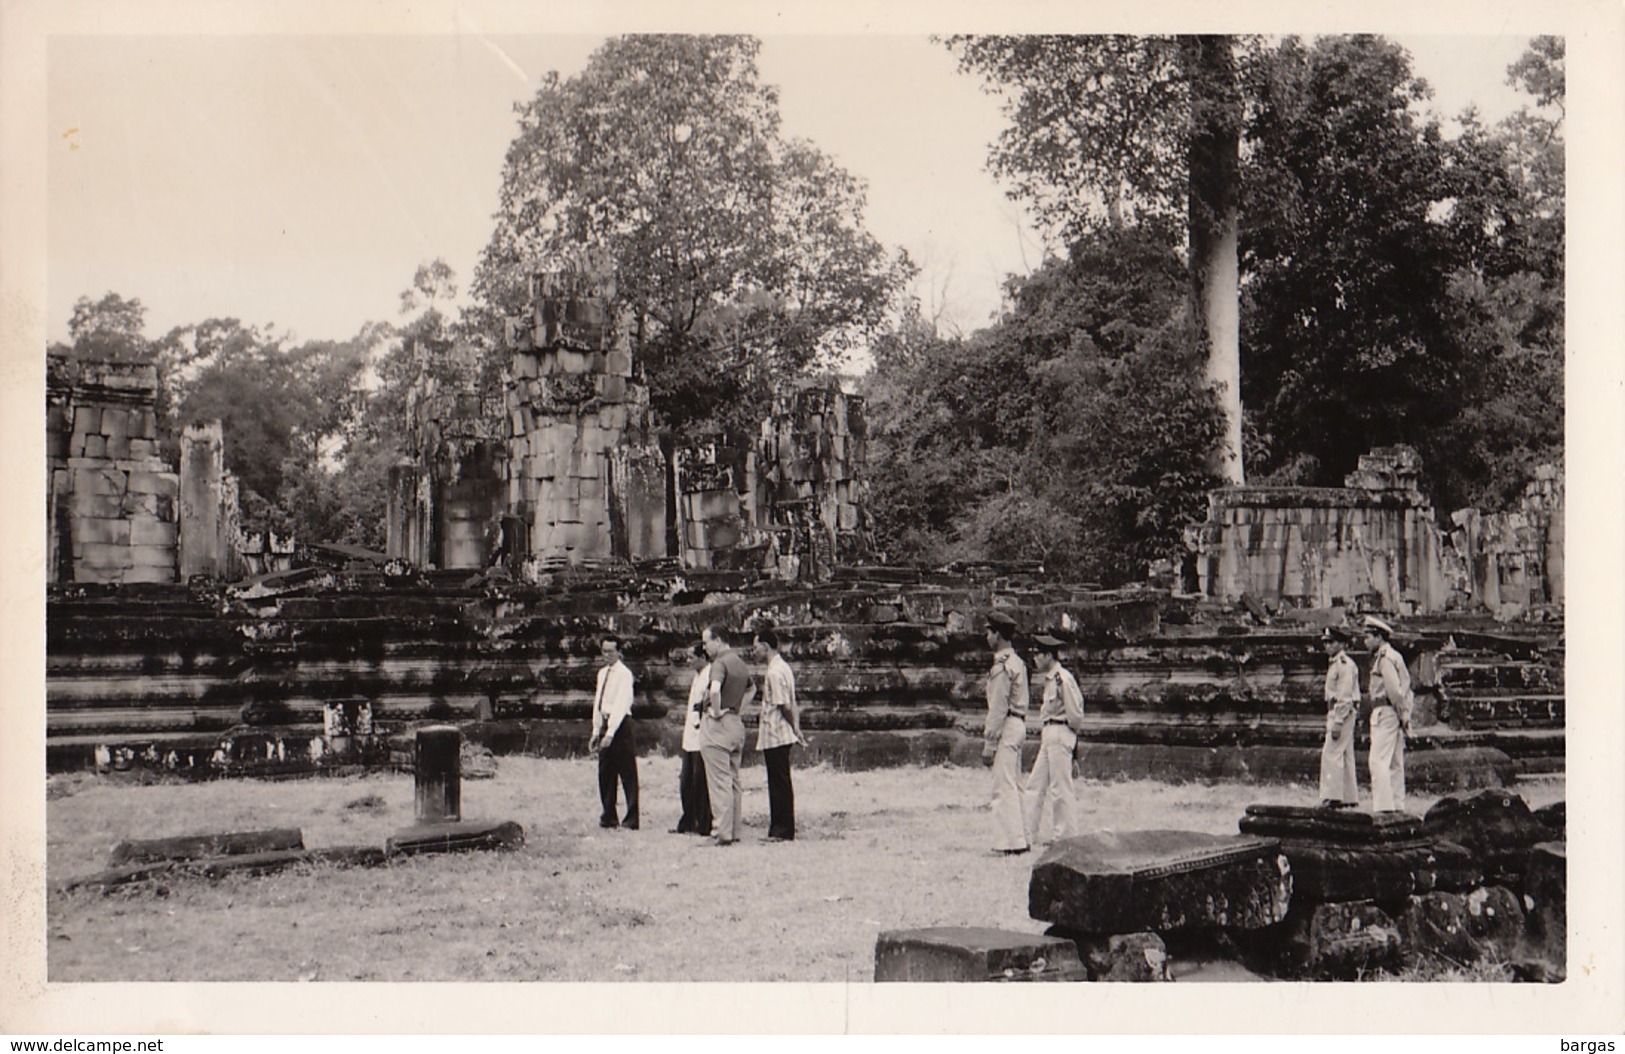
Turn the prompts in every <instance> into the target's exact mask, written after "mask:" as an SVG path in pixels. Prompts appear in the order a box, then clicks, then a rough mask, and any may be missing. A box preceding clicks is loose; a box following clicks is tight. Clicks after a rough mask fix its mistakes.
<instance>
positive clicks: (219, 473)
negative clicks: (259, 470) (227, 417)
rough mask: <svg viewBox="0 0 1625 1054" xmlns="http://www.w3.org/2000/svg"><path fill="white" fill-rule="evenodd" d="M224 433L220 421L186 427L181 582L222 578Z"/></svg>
mask: <svg viewBox="0 0 1625 1054" xmlns="http://www.w3.org/2000/svg"><path fill="white" fill-rule="evenodd" d="M225 451H226V441H225V434H224V431H223V429H222V426H221V423H220V422H219V421H206V422H204V423H202V424H192V425H187V426H186V430H185V431H184V432H183V433H182V434H181V474H180V515H179V516H178V520H179V523H178V525H177V526H178V530H179V546H180V580H181V581H182V582H184V581H186V580H187V579H189V578H190V577H191V576H193V575H208V576H209V577H210V578H223V577H225V574H226V544H227V539H226V537H225V532H224V530H223V527H224V524H223V522H222V520H223V517H222V515H221V513H222V508H223V495H222V490H221V486H222V483H223V477H224V475H225Z"/></svg>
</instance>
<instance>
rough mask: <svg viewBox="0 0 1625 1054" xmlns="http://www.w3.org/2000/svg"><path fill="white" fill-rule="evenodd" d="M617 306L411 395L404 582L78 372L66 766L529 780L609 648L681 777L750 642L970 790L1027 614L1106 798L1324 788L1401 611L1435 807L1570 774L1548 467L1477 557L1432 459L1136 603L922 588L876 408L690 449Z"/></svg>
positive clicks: (50, 511)
mask: <svg viewBox="0 0 1625 1054" xmlns="http://www.w3.org/2000/svg"><path fill="white" fill-rule="evenodd" d="M611 299H612V291H611V290H610V289H608V288H607V287H606V285H605V283H603V282H602V281H600V280H598V279H594V278H591V277H590V276H582V275H575V274H568V273H566V274H552V275H544V276H540V278H539V281H538V284H537V286H536V289H535V297H534V302H533V304H532V306H531V309H530V310H529V311H528V312H527V313H526V315H525V316H524V317H522V318H518V319H513V320H510V322H509V324H508V327H507V333H506V355H505V361H504V363H503V368H502V370H501V373H500V377H499V379H498V380H497V382H496V383H495V384H493V385H491V386H489V387H488V388H487V389H486V390H483V391H482V390H480V389H478V388H477V387H474V386H469V387H466V388H464V387H460V386H457V385H453V384H436V383H434V382H429V381H425V382H424V383H422V384H420V386H419V388H418V390H417V391H416V392H415V393H414V395H413V397H412V400H411V409H410V420H409V421H408V422H406V430H407V434H408V438H409V443H408V447H409V450H410V456H409V458H408V459H407V460H406V461H404V462H403V463H401V464H400V465H398V466H397V467H396V468H395V470H394V471H393V472H392V474H391V480H390V482H391V487H390V496H389V503H388V513H387V526H388V532H387V533H388V551H387V553H383V554H368V553H365V552H360V551H355V550H344V549H342V548H340V547H327V548H326V551H324V552H323V553H321V556H322V557H323V559H322V560H319V561H315V562H311V561H306V560H303V559H301V560H300V561H299V562H300V564H301V566H295V561H296V553H295V552H294V551H293V548H294V547H293V546H292V545H290V543H289V541H288V540H286V539H277V538H274V537H273V538H261V539H245V538H243V537H242V535H241V532H240V531H239V530H238V527H237V523H236V502H235V486H236V485H235V482H234V481H233V480H232V479H231V477H230V475H229V473H227V472H225V471H224V469H223V465H222V447H221V438H220V432H219V430H218V426H217V425H216V426H211V425H209V424H206V423H205V424H202V425H196V426H193V427H190V428H188V429H187V430H186V431H185V433H184V435H182V436H181V437H180V446H179V456H178V458H177V461H178V463H177V464H171V463H170V462H167V461H166V460H165V459H164V457H165V456H164V454H163V452H162V448H161V447H160V445H159V443H158V438H157V419H156V415H155V403H156V377H155V375H154V373H153V370H152V368H151V367H144V366H130V365H123V364H112V363H95V362H78V363H73V362H65V361H58V360H53V362H52V365H51V371H50V382H49V386H48V389H47V393H46V409H47V432H48V456H49V464H48V471H49V473H50V491H49V495H50V496H49V501H48V506H47V510H46V513H47V528H48V537H49V539H50V546H49V552H50V565H49V575H50V581H51V583H52V587H51V590H50V594H49V602H48V612H47V615H48V618H47V634H48V655H47V684H46V696H47V715H46V723H47V735H48V740H47V756H48V759H49V763H50V765H51V766H52V767H53V768H58V769H60V768H67V767H76V766H84V765H97V764H99V765H112V766H126V765H142V764H149V765H156V766H160V767H167V768H171V769H174V770H176V771H180V772H185V773H190V774H194V775H199V776H212V775H220V774H229V773H249V772H272V771H314V770H318V769H325V768H330V767H333V766H340V765H349V764H356V763H371V762H375V761H381V760H384V759H387V758H388V757H389V756H390V754H391V751H392V750H393V751H394V752H395V753H397V754H399V753H401V752H402V751H403V750H404V748H403V747H402V746H401V745H400V744H401V743H402V742H403V738H402V737H406V736H408V735H409V733H410V731H411V729H412V728H413V727H414V726H415V725H417V724H419V723H421V722H424V721H438V722H447V721H449V722H454V723H457V724H458V725H460V726H461V727H462V728H463V730H464V733H465V735H466V736H467V738H468V739H469V740H471V741H473V742H475V743H479V744H482V745H484V746H486V747H489V748H491V749H492V750H495V751H498V752H501V751H529V752H533V753H545V754H554V755H566V754H573V753H579V752H581V751H582V750H583V749H584V745H585V740H586V734H587V733H586V722H585V720H584V717H585V715H586V713H587V712H588V710H589V709H590V699H591V686H592V684H593V670H594V666H595V663H596V655H597V643H596V639H595V635H596V634H598V633H600V632H602V631H605V630H608V629H611V628H613V629H614V630H615V631H616V632H617V633H619V634H620V635H621V636H622V637H623V638H624V640H625V643H626V654H627V657H628V659H629V661H630V662H631V664H632V665H633V668H634V670H635V671H636V673H637V677H638V685H639V696H638V700H637V707H636V710H635V713H637V714H638V715H639V716H640V717H644V718H650V719H653V720H652V721H651V723H650V726H648V727H651V728H652V729H653V730H654V731H655V732H656V734H655V735H650V736H648V737H646V739H645V742H646V743H647V744H648V747H649V748H650V749H661V750H675V749H676V742H677V738H678V725H677V721H676V716H675V714H676V712H677V711H678V710H680V708H681V705H682V700H683V698H684V692H685V689H686V679H687V670H686V667H685V665H684V663H683V661H682V649H684V648H686V647H687V646H688V645H689V644H690V643H692V642H693V641H694V640H696V639H697V638H698V636H699V634H700V631H701V629H702V628H703V627H704V626H705V625H707V624H711V623H725V624H730V625H735V626H740V625H744V624H745V623H746V622H747V621H748V620H750V619H752V618H757V617H767V618H771V619H773V620H774V621H775V622H776V624H777V625H778V626H779V627H780V630H781V638H782V639H783V642H784V645H785V649H786V653H787V657H788V658H789V660H790V661H791V662H792V663H793V664H794V665H795V667H796V671H797V680H798V684H799V685H800V687H801V692H802V694H803V696H804V704H805V706H806V712H805V724H806V726H807V727H808V728H809V729H811V730H814V731H817V732H819V733H820V734H819V735H818V736H817V737H816V738H815V744H814V747H813V748H811V749H809V750H807V751H805V752H804V753H803V757H802V760H803V761H804V762H805V763H817V762H818V761H820V760H827V761H829V762H830V763H832V764H835V765H840V766H850V767H862V766H869V765H878V764H910V763H940V762H944V761H948V762H963V763H970V764H974V763H976V761H977V755H978V751H979V744H978V739H977V731H978V729H979V726H980V721H981V710H982V708H983V703H982V701H981V698H980V678H981V675H982V673H983V672H984V669H985V663H986V654H985V644H984V641H983V639H982V635H981V629H982V621H981V620H982V619H983V618H984V617H985V614H986V612H987V611H988V610H990V609H991V608H994V607H999V608H1001V609H1004V610H1007V611H1009V612H1010V613H1011V614H1012V615H1013V616H1014V617H1016V619H1017V620H1018V621H1019V622H1020V623H1021V625H1022V626H1023V627H1024V628H1027V629H1032V630H1036V629H1038V628H1041V627H1057V626H1058V627H1062V628H1063V629H1064V630H1065V631H1066V632H1067V633H1068V634H1069V635H1070V636H1071V638H1072V639H1073V641H1074V642H1075V647H1074V648H1073V653H1072V655H1071V656H1070V658H1069V666H1070V667H1071V668H1072V669H1073V670H1074V671H1075V672H1076V674H1077V676H1078V679H1079V681H1080V683H1081V684H1082V686H1083V688H1084V691H1085V693H1086V697H1087V709H1088V715H1089V716H1088V725H1089V728H1088V730H1087V731H1086V733H1085V740H1086V742H1087V747H1086V754H1085V761H1084V765H1085V769H1086V771H1088V772H1090V773H1091V774H1094V775H1099V776H1103V777H1112V776H1144V775H1151V774H1156V775H1159V776H1168V775H1170V774H1172V775H1173V776H1175V777H1178V778H1220V777H1222V778H1243V779H1245V778H1256V779H1282V780H1312V778H1313V775H1314V772H1315V766H1316V764H1317V760H1318V745H1319V742H1320V737H1321V725H1322V717H1323V705H1322V703H1321V699H1320V682H1321V678H1322V675H1323V663H1324V659H1323V656H1322V655H1321V652H1320V648H1319V646H1318V644H1317V643H1316V641H1317V637H1318V633H1319V631H1320V628H1321V627H1322V626H1324V625H1327V624H1329V623H1332V622H1334V621H1338V620H1341V619H1343V618H1345V617H1347V616H1349V615H1351V614H1357V613H1359V612H1361V611H1367V610H1376V611H1382V612H1384V613H1387V614H1390V615H1393V614H1395V613H1397V614H1398V616H1399V622H1400V630H1401V638H1400V641H1399V643H1400V646H1401V649H1402V651H1404V652H1405V654H1406V656H1407V658H1408V659H1409V661H1410V663H1411V667H1412V672H1413V679H1414V681H1415V685H1416V690H1417V693H1418V715H1417V729H1416V735H1415V736H1414V737H1413V739H1412V742H1411V747H1410V759H1409V762H1408V767H1409V770H1410V778H1411V780H1412V782H1413V783H1414V784H1415V785H1417V786H1419V787H1422V788H1430V787H1431V788H1434V789H1439V790H1465V789H1472V788H1476V787H1498V786H1501V785H1504V784H1505V783H1506V782H1507V781H1508V780H1510V779H1512V778H1513V777H1514V776H1516V775H1518V774H1525V773H1538V772H1548V771H1560V770H1561V768H1562V764H1563V749H1564V747H1563V726H1564V722H1563V708H1564V688H1563V661H1562V660H1563V635H1562V600H1563V590H1562V570H1563V531H1562V526H1563V488H1562V479H1561V476H1560V475H1559V474H1558V473H1557V472H1555V471H1554V472H1547V473H1545V474H1543V475H1542V476H1541V477H1540V478H1539V479H1537V481H1536V482H1535V483H1534V484H1532V485H1531V486H1530V488H1529V492H1528V493H1527V495H1526V496H1525V499H1524V502H1523V505H1522V507H1521V508H1520V509H1518V510H1516V511H1513V512H1508V513H1504V514H1499V515H1493V516H1491V515H1481V514H1479V513H1477V512H1475V511H1468V512H1464V513H1457V514H1456V515H1455V516H1454V517H1453V518H1452V519H1451V522H1450V526H1449V527H1448V528H1442V527H1440V526H1439V525H1438V523H1437V521H1436V518H1435V515H1434V512H1433V510H1432V509H1431V507H1429V506H1428V504H1427V501H1426V499H1425V498H1424V497H1423V496H1422V495H1421V493H1420V490H1419V489H1418V487H1417V485H1416V480H1417V471H1418V467H1419V466H1418V465H1417V463H1416V460H1415V455H1414V454H1413V453H1411V452H1410V451H1408V450H1406V449H1404V448H1397V449H1393V450H1382V451H1375V452H1373V453H1372V454H1371V455H1369V456H1368V457H1366V458H1364V459H1362V461H1361V464H1360V467H1359V468H1358V469H1357V470H1356V472H1355V473H1353V474H1352V475H1351V476H1350V477H1349V479H1348V480H1347V481H1346V485H1345V486H1344V487H1343V488H1300V487H1285V488H1271V487H1238V488H1223V489H1220V490H1218V491H1215V492H1214V493H1213V495H1212V498H1211V502H1210V509H1209V516H1208V520H1207V522H1206V523H1204V524H1201V525H1198V526H1196V527H1194V528H1192V529H1191V530H1190V532H1189V536H1188V543H1189V546H1190V554H1189V558H1188V560H1187V561H1186V565H1185V567H1184V568H1182V569H1181V571H1180V572H1176V573H1174V574H1172V575H1170V576H1169V577H1168V578H1167V580H1166V581H1164V582H1161V583H1157V582H1153V583H1146V584H1144V585H1142V586H1139V587H1136V588H1129V589H1121V590H1107V591H1102V590H1098V589H1092V588H1087V587H1084V586H1080V585H1073V584H1068V583H1062V582H1056V581H1053V580H1051V579H1049V578H1047V577H1046V576H1044V575H1043V574H1042V573H1041V571H1039V570H1038V569H1035V568H999V567H991V566H989V567H972V568H968V569H960V570H957V571H949V570H941V569H929V568H917V567H903V566H893V565H888V564H886V563H884V561H883V559H882V558H881V556H880V555H879V554H877V553H875V552H874V548H873V545H872V543H871V542H870V533H869V530H868V524H867V522H866V516H867V512H866V509H865V498H864V493H865V492H864V482H863V480H864V465H865V461H866V457H867V449H866V447H867V441H868V436H867V426H866V421H865V417H864V411H865V408H864V406H863V402H862V400H861V399H860V398H858V397H856V396H853V395H849V394H846V393H843V392H841V391H839V390H836V389H831V388H822V387H816V386H810V387H800V388H795V389H792V390H788V391H785V392H781V393H780V394H779V396H778V398H777V399H776V401H775V403H774V405H773V409H772V413H771V414H770V415H769V417H768V418H767V420H765V421H764V422H763V423H762V426H761V429H760V431H759V432H758V433H757V434H754V435H751V436H745V437H738V436H712V437H706V438H704V439H703V440H702V441H696V442H693V443H690V444H689V445H687V446H680V447H677V448H675V449H665V450H663V449H662V447H661V442H662V439H661V437H659V436H657V435H655V434H653V433H652V431H651V428H650V422H649V414H648V397H647V392H646V390H645V389H644V387H643V385H642V383H641V382H640V380H639V379H638V374H637V370H636V363H635V362H634V361H633V359H632V356H631V353H630V351H629V348H628V344H627V338H626V335H625V327H624V326H618V325H616V324H614V320H613V319H612V318H610V315H609V307H608V305H609V303H610V301H611ZM1362 659H1363V657H1362ZM1035 738H1036V737H1035ZM750 753H751V754H752V755H753V754H754V752H753V751H752V752H750ZM748 756H749V755H748ZM1361 764H1363V760H1362V762H1361Z"/></svg>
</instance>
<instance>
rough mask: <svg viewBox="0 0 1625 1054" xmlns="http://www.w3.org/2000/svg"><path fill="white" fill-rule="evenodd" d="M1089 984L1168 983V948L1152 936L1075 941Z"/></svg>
mask: <svg viewBox="0 0 1625 1054" xmlns="http://www.w3.org/2000/svg"><path fill="white" fill-rule="evenodd" d="M1074 943H1076V944H1077V946H1078V956H1079V958H1081V959H1082V960H1083V968H1084V969H1085V970H1086V971H1088V973H1089V980H1091V981H1139V982H1146V981H1171V980H1173V976H1172V975H1171V974H1170V973H1169V969H1168V948H1167V946H1166V945H1164V944H1163V942H1162V938H1161V937H1159V936H1157V935H1156V934H1155V933H1113V934H1111V935H1109V936H1105V937H1084V938H1080V939H1079V940H1077V941H1075V942H1074Z"/></svg>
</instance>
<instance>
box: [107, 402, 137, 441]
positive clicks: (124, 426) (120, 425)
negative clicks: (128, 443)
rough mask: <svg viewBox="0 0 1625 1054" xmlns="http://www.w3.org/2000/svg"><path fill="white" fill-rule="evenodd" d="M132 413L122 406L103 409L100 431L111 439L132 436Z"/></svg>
mask: <svg viewBox="0 0 1625 1054" xmlns="http://www.w3.org/2000/svg"><path fill="white" fill-rule="evenodd" d="M130 415H131V411H129V410H128V409H126V408H125V407H122V406H108V407H104V408H103V409H102V419H101V428H100V429H99V431H100V432H101V434H102V435H104V436H106V437H107V438H109V439H113V438H115V437H117V438H128V437H129V434H130Z"/></svg>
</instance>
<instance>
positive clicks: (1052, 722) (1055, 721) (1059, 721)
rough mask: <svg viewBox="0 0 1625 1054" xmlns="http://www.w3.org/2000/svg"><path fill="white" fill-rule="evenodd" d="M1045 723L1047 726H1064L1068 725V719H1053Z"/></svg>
mask: <svg viewBox="0 0 1625 1054" xmlns="http://www.w3.org/2000/svg"><path fill="white" fill-rule="evenodd" d="M1044 723H1045V724H1046V725H1064V724H1066V718H1064V717H1063V718H1059V719H1052V720H1049V721H1045V722H1044Z"/></svg>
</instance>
